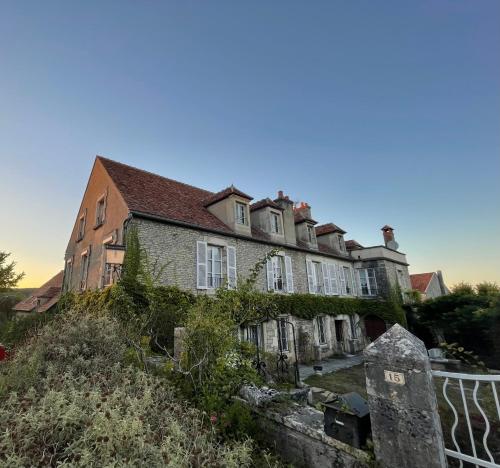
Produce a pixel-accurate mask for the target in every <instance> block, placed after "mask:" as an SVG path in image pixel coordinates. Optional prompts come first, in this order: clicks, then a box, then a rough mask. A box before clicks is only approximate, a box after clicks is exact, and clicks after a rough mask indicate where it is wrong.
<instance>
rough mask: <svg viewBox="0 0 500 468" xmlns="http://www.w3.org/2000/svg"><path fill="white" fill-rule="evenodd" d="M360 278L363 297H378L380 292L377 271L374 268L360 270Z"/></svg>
mask: <svg viewBox="0 0 500 468" xmlns="http://www.w3.org/2000/svg"><path fill="white" fill-rule="evenodd" d="M358 276H359V285H360V287H361V294H362V295H363V296H376V295H377V292H378V291H377V281H376V279H375V270H374V269H373V268H364V269H359V270H358Z"/></svg>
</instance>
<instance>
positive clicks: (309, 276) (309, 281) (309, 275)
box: [306, 260, 316, 294]
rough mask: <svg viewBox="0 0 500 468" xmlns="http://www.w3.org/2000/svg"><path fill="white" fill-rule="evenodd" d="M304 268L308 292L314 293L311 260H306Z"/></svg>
mask: <svg viewBox="0 0 500 468" xmlns="http://www.w3.org/2000/svg"><path fill="white" fill-rule="evenodd" d="M306 269H307V284H308V285H309V292H310V293H311V294H315V293H316V281H315V279H316V277H315V274H314V265H313V262H311V260H306Z"/></svg>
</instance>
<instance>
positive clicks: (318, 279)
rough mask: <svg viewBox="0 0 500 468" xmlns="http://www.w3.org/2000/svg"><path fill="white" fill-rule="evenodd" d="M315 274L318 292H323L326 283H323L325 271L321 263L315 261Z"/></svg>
mask: <svg viewBox="0 0 500 468" xmlns="http://www.w3.org/2000/svg"><path fill="white" fill-rule="evenodd" d="M313 267H314V276H315V277H316V294H323V291H324V287H323V286H324V284H323V271H322V268H321V263H319V262H313Z"/></svg>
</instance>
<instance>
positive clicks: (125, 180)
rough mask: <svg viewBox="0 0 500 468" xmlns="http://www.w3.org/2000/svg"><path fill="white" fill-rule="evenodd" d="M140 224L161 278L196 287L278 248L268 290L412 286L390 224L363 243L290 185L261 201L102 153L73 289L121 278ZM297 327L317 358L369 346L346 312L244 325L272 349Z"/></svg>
mask: <svg viewBox="0 0 500 468" xmlns="http://www.w3.org/2000/svg"><path fill="white" fill-rule="evenodd" d="M132 224H133V225H135V226H136V227H137V230H138V234H139V239H140V242H141V247H142V248H144V249H145V251H146V252H147V254H148V257H149V259H150V260H151V262H152V263H156V264H157V265H161V266H162V267H163V268H162V276H161V278H160V280H161V282H162V283H163V284H165V285H177V286H179V287H180V288H182V289H186V290H191V291H193V292H195V293H197V294H213V293H214V291H215V289H216V288H217V287H219V286H222V285H224V284H226V285H227V286H228V287H229V288H232V287H235V286H236V285H237V282H238V278H242V277H245V276H247V275H248V274H249V272H250V270H251V269H252V268H253V267H254V266H255V264H256V263H257V262H258V261H259V260H261V259H262V258H263V257H264V256H265V255H266V254H268V253H269V252H270V251H271V250H272V249H276V251H277V253H276V255H275V256H274V257H272V258H271V259H270V260H269V261H268V262H267V265H266V268H264V269H263V271H261V273H260V275H259V277H258V278H257V287H258V288H259V289H260V290H262V291H272V292H274V293H276V294H290V293H309V294H315V295H336V296H344V297H363V298H366V300H373V299H377V298H384V297H386V296H387V295H388V293H389V288H390V287H391V286H394V285H397V284H399V285H400V286H401V288H402V289H403V290H405V289H409V287H410V286H409V284H410V279H409V274H408V263H407V261H406V256H405V254H403V253H401V252H399V251H398V250H397V244H396V243H395V241H394V234H393V229H392V228H391V227H390V226H384V227H383V228H382V231H383V236H384V245H379V246H374V247H363V246H362V245H361V244H359V243H358V242H356V241H353V240H345V239H344V236H345V234H346V232H345V231H344V230H342V229H341V228H340V227H338V226H336V225H335V224H333V223H328V224H324V225H321V226H318V223H317V222H316V221H315V220H314V219H313V217H312V213H311V207H310V206H309V205H308V204H306V203H301V204H299V205H297V206H296V205H295V204H294V203H293V202H292V201H291V200H290V199H289V197H287V196H285V195H284V194H283V192H281V191H280V192H278V196H277V197H276V198H275V199H270V198H266V199H264V200H260V201H257V202H255V203H252V197H251V196H249V195H247V194H245V193H244V192H242V191H240V190H239V189H237V188H236V187H234V186H230V187H228V188H226V189H224V190H222V191H219V192H216V193H213V192H209V191H207V190H202V189H199V188H196V187H193V186H190V185H187V184H184V183H181V182H177V181H175V180H171V179H168V178H165V177H161V176H159V175H156V174H153V173H150V172H146V171H143V170H140V169H136V168H133V167H130V166H127V165H125V164H121V163H118V162H115V161H111V160H109V159H106V158H103V157H99V156H98V157H97V158H96V160H95V163H94V166H93V169H92V172H91V175H90V178H89V181H88V184H87V188H86V190H85V194H84V196H83V200H82V202H81V205H80V209H79V211H78V215H77V218H76V222H75V225H74V228H73V232H72V234H71V238H70V241H69V243H68V247H67V249H66V254H65V274H64V287H65V289H66V290H75V291H83V290H85V289H88V288H103V287H106V286H108V285H111V284H113V283H114V282H115V281H116V279H117V278H118V277H119V274H120V269H121V263H122V262H123V256H124V249H125V247H124V239H125V234H124V233H125V232H126V230H127V229H128V227H129V226H131V225H132ZM290 324H293V327H292V326H291V325H290ZM294 331H295V333H296V340H298V337H299V335H300V336H302V337H306V338H307V346H309V347H312V348H313V350H314V352H315V354H316V355H317V356H326V355H330V354H333V353H337V352H343V351H351V352H354V351H358V350H360V349H362V347H363V346H364V345H365V333H364V324H363V323H362V321H360V320H359V317H349V316H346V315H344V316H342V315H338V316H335V317H333V316H319V317H317V318H316V319H315V320H313V321H309V320H299V319H298V318H295V317H293V316H291V317H282V318H280V320H278V321H270V322H266V323H263V324H259V325H254V326H249V327H247V328H245V329H242V330H241V337H242V338H243V339H248V340H252V341H254V342H255V341H257V340H258V342H259V345H260V346H261V347H262V348H263V350H265V351H274V350H276V349H278V348H279V347H280V346H281V347H282V348H283V349H285V350H289V351H290V352H291V351H292V349H293V347H294V343H293V332H294Z"/></svg>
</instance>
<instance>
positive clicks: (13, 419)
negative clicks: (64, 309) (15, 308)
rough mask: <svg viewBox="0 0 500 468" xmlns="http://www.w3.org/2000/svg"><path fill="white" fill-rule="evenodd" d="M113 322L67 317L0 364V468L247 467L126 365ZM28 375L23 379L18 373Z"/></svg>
mask: <svg viewBox="0 0 500 468" xmlns="http://www.w3.org/2000/svg"><path fill="white" fill-rule="evenodd" d="M125 351H126V345H125V342H124V338H123V336H122V334H121V327H120V324H119V323H118V322H117V321H115V320H113V319H110V318H107V317H89V316H88V315H82V314H74V313H73V314H68V315H67V316H65V317H58V318H57V319H56V320H54V321H52V322H51V323H50V324H48V325H47V326H46V327H45V328H44V329H43V330H41V331H40V333H39V334H38V335H37V336H34V337H33V338H31V340H30V341H29V342H28V343H27V344H26V346H25V347H23V348H22V349H21V350H20V351H19V352H18V353H17V354H16V355H15V356H14V358H13V359H11V360H10V361H8V362H7V363H5V364H1V365H0V372H1V377H0V379H1V380H0V387H1V388H2V389H3V391H0V420H1V421H2V425H3V427H4V428H7V430H4V431H2V432H1V433H0V465H2V466H56V465H61V466H69V465H71V466H105V465H113V466H117V465H118V466H119V465H127V466H128V465H130V466H152V467H154V466H173V467H174V466H175V467H177V466H181V467H182V466H186V467H187V466H231V467H233V466H234V467H237V466H249V464H250V453H251V444H250V442H240V443H234V444H226V445H225V446H223V445H221V444H219V443H217V441H216V440H215V439H214V434H213V432H212V430H211V429H210V427H208V421H207V420H206V419H205V418H204V417H203V415H202V414H200V413H199V412H198V411H196V410H195V409H193V408H189V407H187V406H186V405H185V404H181V403H179V402H178V401H177V400H176V398H175V394H174V391H173V389H172V387H171V386H170V385H169V384H168V383H167V382H166V381H165V380H162V379H159V378H158V377H154V376H151V375H147V374H145V373H144V372H142V371H141V370H138V369H136V368H133V367H126V366H124V365H123V364H122V362H121V361H122V356H123V354H124V353H125ZM26 375H29V376H30V378H28V379H25V378H24V376H26Z"/></svg>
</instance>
